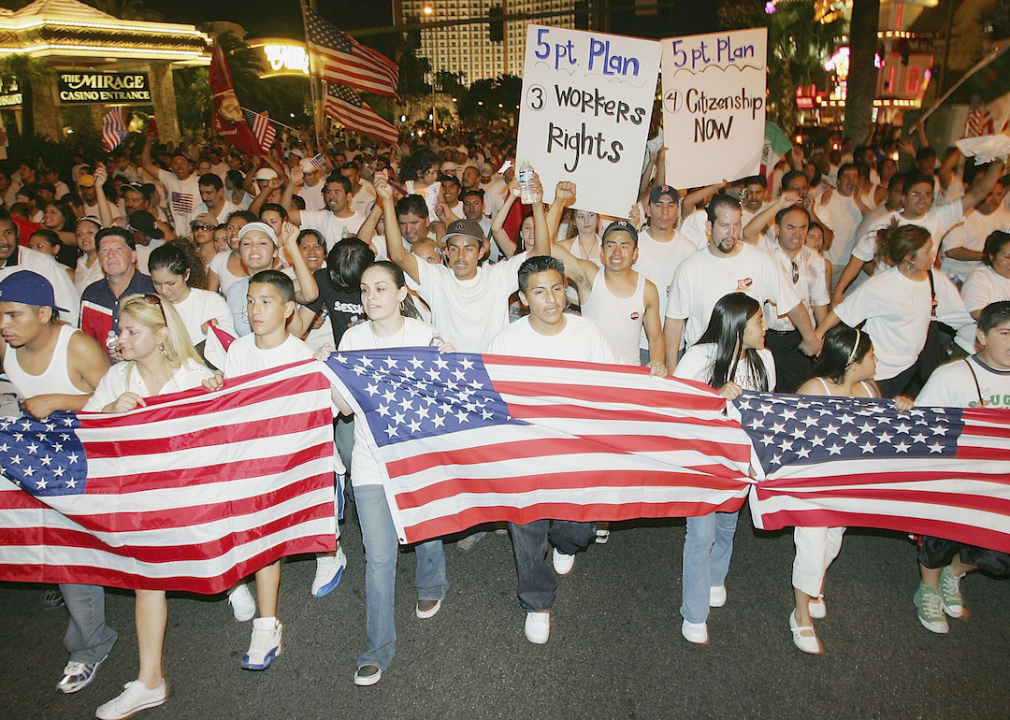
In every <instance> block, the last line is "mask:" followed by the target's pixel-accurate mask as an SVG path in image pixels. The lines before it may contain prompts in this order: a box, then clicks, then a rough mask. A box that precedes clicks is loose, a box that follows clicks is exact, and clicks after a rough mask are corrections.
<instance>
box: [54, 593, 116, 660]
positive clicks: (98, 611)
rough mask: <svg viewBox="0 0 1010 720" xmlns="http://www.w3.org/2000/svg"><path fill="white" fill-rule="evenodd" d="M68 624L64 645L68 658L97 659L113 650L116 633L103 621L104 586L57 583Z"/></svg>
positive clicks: (102, 657)
mask: <svg viewBox="0 0 1010 720" xmlns="http://www.w3.org/2000/svg"><path fill="white" fill-rule="evenodd" d="M60 592H61V593H62V594H63V601H64V602H65V603H66V604H67V612H69V613H70V624H69V625H67V632H66V635H64V636H63V647H65V648H66V649H67V652H69V653H70V660H71V662H83V663H93V662H100V661H102V660H104V659H105V656H106V655H108V654H109V652H110V651H111V650H112V646H113V645H115V644H116V640H117V639H118V638H119V636H118V635H117V634H116V631H115V630H113V629H112V628H110V627H109V626H108V625H106V624H105V588H103V587H101V586H99V585H76V584H70V583H60Z"/></svg>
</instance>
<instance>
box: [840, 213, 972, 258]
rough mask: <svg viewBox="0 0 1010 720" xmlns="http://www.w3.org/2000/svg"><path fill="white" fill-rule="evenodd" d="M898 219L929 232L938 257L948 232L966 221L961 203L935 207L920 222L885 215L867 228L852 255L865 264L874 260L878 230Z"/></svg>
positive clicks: (900, 215)
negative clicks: (938, 251) (942, 241)
mask: <svg viewBox="0 0 1010 720" xmlns="http://www.w3.org/2000/svg"><path fill="white" fill-rule="evenodd" d="M895 218H897V220H898V225H899V226H901V225H918V226H919V227H923V228H926V230H928V231H929V236H930V237H931V238H932V239H933V256H934V257H935V256H936V252H937V250H939V248H940V240H941V239H942V238H943V236H944V235H946V234H947V232H948V231H949V230H950V229H951V228H952V227H954V226H955V225H957V224H958V223H959V222H961V220H963V219H964V209H963V208H962V207H961V201H960V200H958V201H957V202H952V203H947V204H946V205H934V206H933V207H932V208H930V210H929V212H928V213H926V214H925V215H923V216H922V217H921V218H919V219H918V220H908V219H906V218H905V217H904V216H903V215H902V214H901V213H900V212H894V213H890V214H889V215H885V216H883V217H882V218H880V220H878V221H877V223H876V224H874V225H873V226H871V227H869V228H867V231H866V233H865V234H864V235H863V237H861V238H857V240H856V244H855V246H854V247H853V248H852V255H853V256H855V257H857V258H859V259H860V260H862V261H863V262H870V261H871V260H873V258H874V256H875V255H876V252H877V230H880V229H883V228H886V227H887V226H888V225H890V224H891V220H893V219H895ZM886 269H887V268H880V267H878V268H877V271H876V272H877V273H881V272H884V270H886Z"/></svg>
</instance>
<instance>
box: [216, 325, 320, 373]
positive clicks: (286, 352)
mask: <svg viewBox="0 0 1010 720" xmlns="http://www.w3.org/2000/svg"><path fill="white" fill-rule="evenodd" d="M311 359H312V348H310V347H309V346H308V345H306V344H305V343H303V342H302V341H301V340H299V339H298V338H296V337H295V336H294V335H288V336H287V338H286V339H285V340H284V342H282V343H281V344H280V345H278V346H277V347H275V348H270V349H269V350H263V349H261V348H258V347H256V336H255V335H245V336H243V337H240V338H239V339H238V340H236V341H235V342H233V343H232V344H231V345H230V346H229V347H228V355H227V357H226V358H225V361H224V376H225V377H228V378H231V377H237V376H239V375H248V374H249V373H254V372H259V371H260V370H269V369H270V368H275V367H280V366H282V365H288V364H290V363H293V362H298V361H300V360H311Z"/></svg>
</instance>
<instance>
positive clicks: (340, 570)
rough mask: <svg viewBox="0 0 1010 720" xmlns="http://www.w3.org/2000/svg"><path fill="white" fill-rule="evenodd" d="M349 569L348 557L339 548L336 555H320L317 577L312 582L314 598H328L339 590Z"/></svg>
mask: <svg viewBox="0 0 1010 720" xmlns="http://www.w3.org/2000/svg"><path fill="white" fill-rule="evenodd" d="M345 567H347V556H346V555H344V551H343V550H342V549H341V548H340V547H339V546H338V547H337V554H336V555H320V556H319V557H317V558H316V577H315V578H314V579H313V580H312V597H316V598H321V597H326V596H327V595H329V594H330V593H331V592H333V591H334V590H336V589H337V585H339V584H340V579H341V578H342V577H343V576H344V568H345Z"/></svg>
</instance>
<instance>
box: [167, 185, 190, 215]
mask: <svg viewBox="0 0 1010 720" xmlns="http://www.w3.org/2000/svg"><path fill="white" fill-rule="evenodd" d="M170 200H171V204H172V212H173V213H175V214H176V215H189V214H190V213H191V212H193V193H184V192H176V191H174V190H173V191H172V197H171V199H170Z"/></svg>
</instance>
